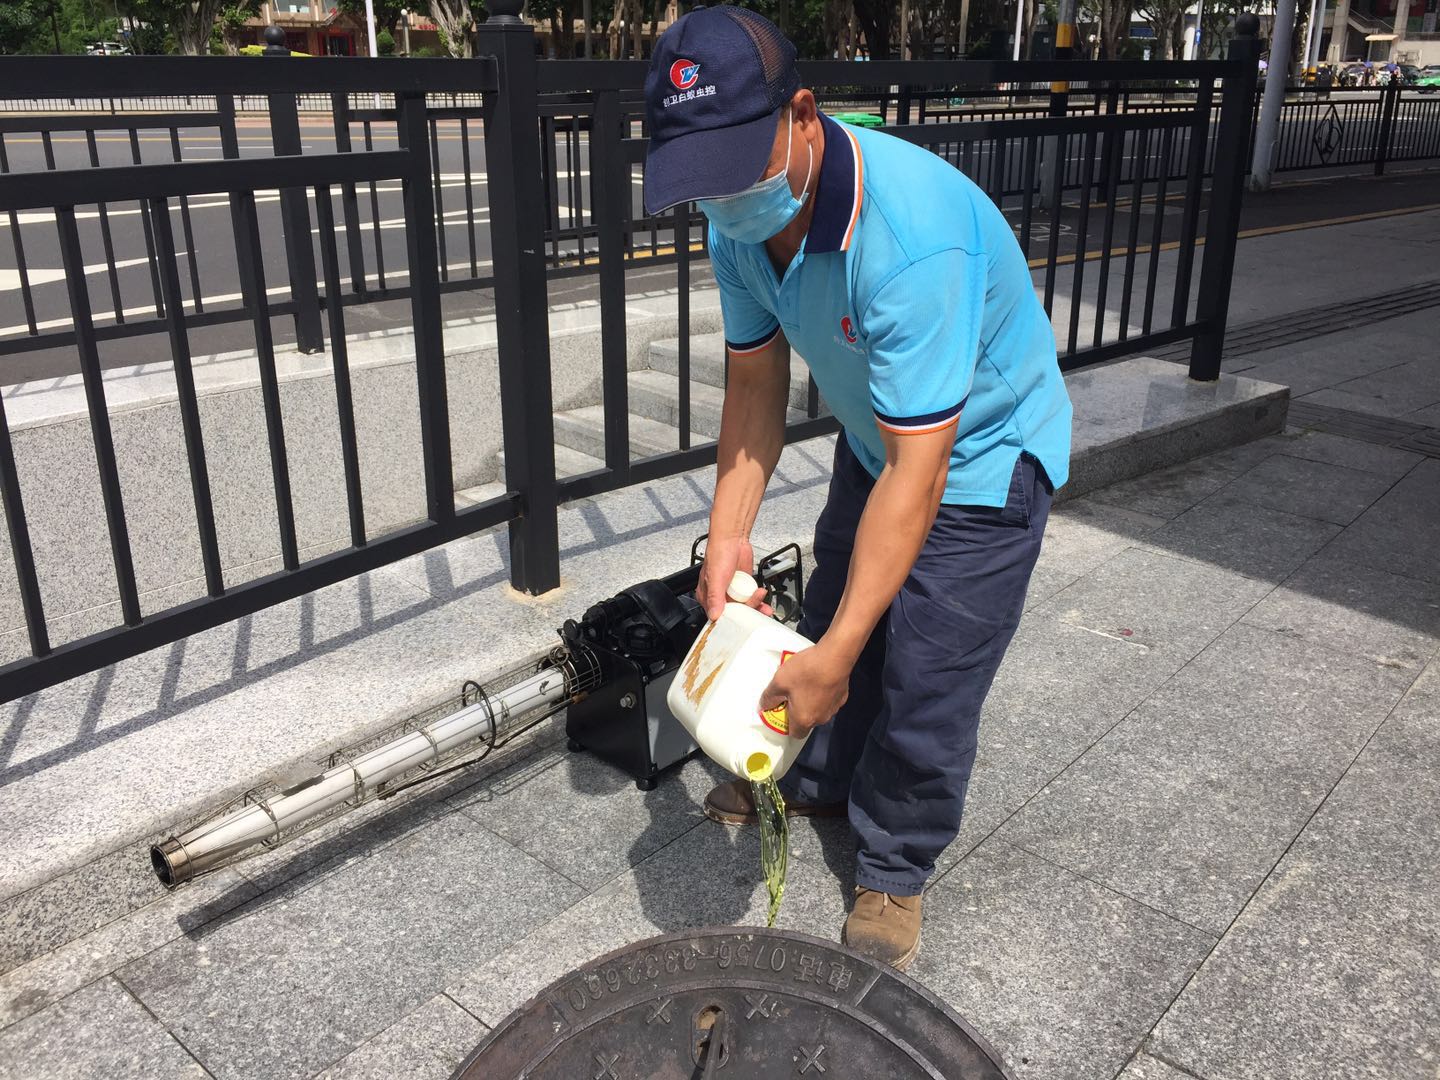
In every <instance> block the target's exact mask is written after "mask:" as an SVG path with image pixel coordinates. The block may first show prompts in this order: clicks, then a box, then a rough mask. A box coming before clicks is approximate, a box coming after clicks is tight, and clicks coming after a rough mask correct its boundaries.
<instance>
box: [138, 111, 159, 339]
mask: <svg viewBox="0 0 1440 1080" xmlns="http://www.w3.org/2000/svg"><path fill="white" fill-rule="evenodd" d="M129 130H130V161H131V162H132V163H133V164H135V165H139V164H142V162H143V160H144V158H143V155H142V154H141V153H140V132H139V131H138V130H137V129H136V128H134V127H132V128H130V129H129ZM140 225H141V231H142V232H143V233H144V234H145V255H146V259H147V266H148V268H149V270H150V291H151V292H152V293H153V294H154V296H155V318H157V319H163V318H164V317H165V304H164V301H163V300H162V299H161V297H160V268H159V267H158V266H157V265H156V264H155V228H154V225H153V223H152V222H151V221H150V215H149V213H148V212H147V211H146V210H145V204H144V202H143V201H142V202H141V203H140Z"/></svg>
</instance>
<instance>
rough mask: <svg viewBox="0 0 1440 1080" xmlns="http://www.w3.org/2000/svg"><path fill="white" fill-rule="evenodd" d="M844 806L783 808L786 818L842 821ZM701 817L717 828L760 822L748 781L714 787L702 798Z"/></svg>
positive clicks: (789, 804)
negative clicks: (703, 813)
mask: <svg viewBox="0 0 1440 1080" xmlns="http://www.w3.org/2000/svg"><path fill="white" fill-rule="evenodd" d="M847 809H848V806H847V804H846V803H843V802H838V803H794V802H787V803H786V804H785V816H786V817H843V816H844V815H845V813H846V810H847ZM705 816H706V817H708V818H709V819H710V820H711V821H718V822H720V824H721V825H755V824H757V823H758V822H759V820H760V818H759V816H758V815H757V814H756V813H755V796H754V794H753V792H752V789H751V787H750V781H749V780H727V781H725V783H723V784H716V785H715V787H713V788H711V789H710V794H709V795H706V796H705Z"/></svg>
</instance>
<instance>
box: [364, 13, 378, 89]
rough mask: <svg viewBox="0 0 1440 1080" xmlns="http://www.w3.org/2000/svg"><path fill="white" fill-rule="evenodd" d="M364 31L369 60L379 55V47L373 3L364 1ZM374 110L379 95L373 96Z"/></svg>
mask: <svg viewBox="0 0 1440 1080" xmlns="http://www.w3.org/2000/svg"><path fill="white" fill-rule="evenodd" d="M365 29H366V30H368V31H369V34H370V59H372V60H373V59H375V57H377V56H379V55H380V46H379V45H377V44H376V43H375V2H374V0H365ZM375 108H377V109H378V108H380V95H379V94H376V95H375Z"/></svg>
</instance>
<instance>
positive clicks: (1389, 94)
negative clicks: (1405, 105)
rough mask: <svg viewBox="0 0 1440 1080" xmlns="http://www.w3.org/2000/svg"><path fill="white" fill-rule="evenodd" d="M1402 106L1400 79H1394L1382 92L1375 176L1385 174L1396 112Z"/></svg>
mask: <svg viewBox="0 0 1440 1080" xmlns="http://www.w3.org/2000/svg"><path fill="white" fill-rule="evenodd" d="M1399 104H1400V79H1399V78H1398V77H1397V78H1393V79H1391V80H1390V81H1389V82H1388V83H1386V84H1385V89H1384V90H1382V91H1381V92H1380V134H1379V136H1378V137H1377V138H1376V140H1375V175H1376V176H1382V175H1384V173H1385V162H1386V161H1388V160H1389V158H1390V136H1391V133H1393V132H1394V130H1395V112H1396V108H1397V106H1398V105H1399Z"/></svg>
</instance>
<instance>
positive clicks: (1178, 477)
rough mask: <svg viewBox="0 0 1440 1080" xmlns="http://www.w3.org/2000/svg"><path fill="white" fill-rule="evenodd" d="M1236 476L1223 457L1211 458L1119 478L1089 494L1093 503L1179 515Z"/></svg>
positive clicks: (1141, 511) (1171, 516) (1146, 512)
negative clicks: (1119, 480)
mask: <svg viewBox="0 0 1440 1080" xmlns="http://www.w3.org/2000/svg"><path fill="white" fill-rule="evenodd" d="M1236 475H1237V469H1236V468H1235V467H1234V466H1233V465H1231V463H1230V462H1229V461H1226V460H1223V459H1222V460H1214V459H1212V458H1210V457H1203V458H1199V459H1197V460H1195V461H1188V462H1186V463H1185V464H1183V465H1174V466H1171V467H1170V468H1168V469H1158V470H1156V471H1155V472H1151V473H1146V474H1145V475H1144V476H1137V477H1135V478H1134V479H1133V480H1122V481H1121V482H1120V483H1118V484H1111V485H1110V486H1109V487H1103V488H1100V489H1099V490H1098V491H1095V492H1093V493H1092V494H1091V496H1090V497H1091V498H1093V499H1094V500H1095V501H1096V502H1102V503H1108V504H1110V505H1111V506H1123V507H1125V508H1126V509H1128V510H1135V511H1138V512H1140V513H1143V514H1153V515H1154V516H1155V517H1161V518H1166V519H1167V520H1168V519H1170V518H1176V517H1179V516H1180V515H1181V514H1183V513H1184V512H1185V511H1186V510H1189V509H1190V508H1191V507H1192V506H1194V505H1195V504H1196V503H1199V502H1201V501H1202V500H1204V499H1206V498H1207V497H1209V496H1211V495H1213V494H1215V492H1217V491H1219V490H1220V489H1221V488H1223V487H1225V486H1226V485H1227V484H1229V483H1230V482H1231V481H1232V480H1234V479H1235V477H1236Z"/></svg>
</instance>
